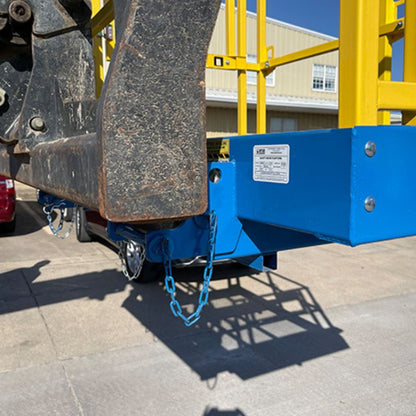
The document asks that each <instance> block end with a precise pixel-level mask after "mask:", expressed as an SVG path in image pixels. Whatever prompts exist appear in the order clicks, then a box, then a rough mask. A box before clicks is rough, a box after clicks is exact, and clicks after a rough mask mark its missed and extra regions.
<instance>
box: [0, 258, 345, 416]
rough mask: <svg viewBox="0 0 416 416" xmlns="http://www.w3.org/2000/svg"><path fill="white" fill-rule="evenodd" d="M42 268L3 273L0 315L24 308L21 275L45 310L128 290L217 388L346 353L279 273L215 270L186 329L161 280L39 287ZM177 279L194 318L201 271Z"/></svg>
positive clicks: (302, 289) (308, 296)
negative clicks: (232, 379) (222, 377)
mask: <svg viewBox="0 0 416 416" xmlns="http://www.w3.org/2000/svg"><path fill="white" fill-rule="evenodd" d="M45 265H46V263H45V262H42V263H38V264H37V265H35V266H34V267H31V268H25V269H17V270H14V271H11V272H8V273H3V274H0V287H9V289H10V290H9V291H7V290H6V291H5V292H3V295H2V296H1V295H0V300H3V302H0V306H1V307H0V314H3V313H10V312H15V311H17V310H21V309H24V308H27V302H18V301H16V299H15V301H13V302H8V301H7V297H8V296H9V295H10V296H11V294H12V293H15V291H13V287H12V286H13V284H14V283H15V284H17V281H18V279H19V278H18V276H20V279H22V277H21V276H24V280H25V284H26V285H27V286H28V288H29V292H27V289H28V288H26V294H25V292H24V288H20V290H21V292H20V296H22V297H23V296H26V297H27V296H28V295H29V296H33V297H34V299H35V303H36V305H37V306H40V307H42V306H45V305H49V304H55V303H59V302H65V301H69V300H72V299H79V298H85V297H87V298H90V299H98V300H104V299H105V298H106V296H108V295H111V294H112V293H117V292H121V291H124V290H126V289H127V290H128V291H129V295H128V296H127V298H126V299H125V301H124V303H123V305H122V306H123V307H124V308H126V309H127V310H128V311H129V312H130V313H131V314H132V315H133V316H134V317H135V318H136V319H137V320H139V321H140V322H141V323H142V324H143V325H144V326H145V327H146V328H147V329H148V330H149V331H151V332H152V333H153V334H154V335H155V336H156V337H157V338H158V339H159V340H160V341H161V342H163V343H164V344H165V345H166V346H168V347H169V348H170V349H171V351H173V352H174V353H175V354H176V355H177V356H178V357H180V358H181V359H182V360H183V361H184V362H185V363H186V364H187V365H188V366H189V367H190V368H191V369H192V370H193V371H195V372H196V373H197V374H198V375H199V376H200V378H201V380H206V381H207V384H208V387H209V388H212V389H214V388H215V386H216V378H217V376H218V375H219V374H220V373H222V372H229V373H233V374H235V375H237V376H238V377H239V378H241V379H243V380H247V379H250V378H253V377H256V376H259V375H262V374H266V373H269V372H272V371H275V370H278V369H281V368H284V367H288V366H292V365H302V363H303V362H305V361H308V360H312V359H314V358H318V357H321V356H324V355H327V354H332V353H335V352H337V351H341V350H344V349H347V348H348V344H347V343H346V342H345V340H344V339H343V338H342V336H341V332H342V331H341V330H340V329H339V328H336V327H334V326H333V325H332V324H331V322H330V320H329V319H328V317H327V316H326V314H325V312H324V311H323V310H322V308H321V307H320V305H319V303H318V302H317V300H316V299H315V298H314V296H313V294H312V293H311V291H310V290H309V288H308V287H307V286H305V285H302V284H299V283H298V282H296V281H293V280H291V279H290V278H288V277H285V276H282V275H279V274H276V273H271V272H270V273H267V274H265V275H264V274H263V275H257V274H252V275H250V276H247V273H248V270H249V269H246V268H242V267H236V265H233V264H231V265H222V266H218V267H217V268H216V270H215V271H214V277H213V279H214V280H217V282H216V284H215V285H214V288H212V290H211V292H210V299H209V304H208V305H207V306H206V307H205V308H204V310H203V316H202V318H201V320H200V321H199V322H198V323H197V324H196V325H195V326H194V327H191V328H186V327H185V326H184V325H183V323H182V322H181V321H179V320H178V319H177V318H175V317H173V316H172V314H171V312H170V308H169V297H168V295H167V293H166V291H165V290H164V288H163V283H162V282H158V283H157V284H151V285H138V284H130V283H128V282H127V281H126V280H124V279H123V276H122V275H121V274H120V273H119V271H117V270H106V271H104V272H99V273H87V274H84V275H77V276H71V277H65V278H60V279H55V280H47V281H37V279H38V277H39V276H40V275H41V268H42V267H43V266H45ZM175 274H176V279H177V298H178V300H179V301H180V302H181V303H182V305H183V306H184V309H185V310H187V311H188V312H192V311H193V307H194V305H195V302H196V301H197V299H198V292H199V289H200V286H201V283H200V281H199V277H200V276H201V275H202V270H201V269H200V268H187V269H179V270H176V271H175ZM260 276H261V278H260ZM264 276H265V277H264ZM13 282H14V283H13ZM248 288H249V289H248ZM8 294H9V295H8ZM5 297H6V299H5ZM209 414H210V415H214V414H216V413H209ZM217 414H229V413H217ZM231 414H236V415H238V414H239V413H231Z"/></svg>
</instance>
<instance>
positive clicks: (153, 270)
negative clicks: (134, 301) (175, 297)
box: [134, 260, 164, 283]
mask: <svg viewBox="0 0 416 416" xmlns="http://www.w3.org/2000/svg"><path fill="white" fill-rule="evenodd" d="M163 277H164V271H163V264H161V263H150V261H147V260H145V261H144V263H143V268H142V271H141V273H140V276H139V277H138V278H137V279H135V280H134V281H135V282H137V283H151V282H156V281H158V280H160V279H162V278H163Z"/></svg>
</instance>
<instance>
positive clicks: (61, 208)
mask: <svg viewBox="0 0 416 416" xmlns="http://www.w3.org/2000/svg"><path fill="white" fill-rule="evenodd" d="M76 207H77V205H74V207H73V212H72V219H71V224H70V225H69V228H68V231H67V232H66V233H65V234H60V232H61V231H62V228H63V226H64V210H65V202H64V201H62V200H61V201H59V202H57V203H53V204H50V205H45V206H44V207H43V212H44V213H45V214H46V219H47V220H48V223H49V229H50V230H51V232H52V234H53V235H54V236H55V237H56V238H60V239H61V240H65V239H66V238H68V237H69V236H70V235H71V232H72V230H73V228H74V222H75V214H74V212H75V209H76ZM56 209H59V213H60V217H59V224H58V226H57V227H56V228H55V226H54V225H53V218H52V213H53V212H54V211H55V210H56Z"/></svg>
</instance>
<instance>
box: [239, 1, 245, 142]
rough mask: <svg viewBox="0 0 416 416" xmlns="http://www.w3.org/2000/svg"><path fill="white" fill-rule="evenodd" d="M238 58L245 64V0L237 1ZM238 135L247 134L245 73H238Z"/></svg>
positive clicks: (241, 71)
mask: <svg viewBox="0 0 416 416" xmlns="http://www.w3.org/2000/svg"><path fill="white" fill-rule="evenodd" d="M237 15H238V19H237V20H238V25H237V28H238V29H237V32H238V57H239V59H240V60H242V61H243V62H247V0H238V1H237ZM238 134H239V135H244V134H247V71H246V70H245V69H244V70H239V71H238Z"/></svg>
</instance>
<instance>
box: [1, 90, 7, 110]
mask: <svg viewBox="0 0 416 416" xmlns="http://www.w3.org/2000/svg"><path fill="white" fill-rule="evenodd" d="M4 104H6V91H4V89H3V88H0V107H3V106H4Z"/></svg>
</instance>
